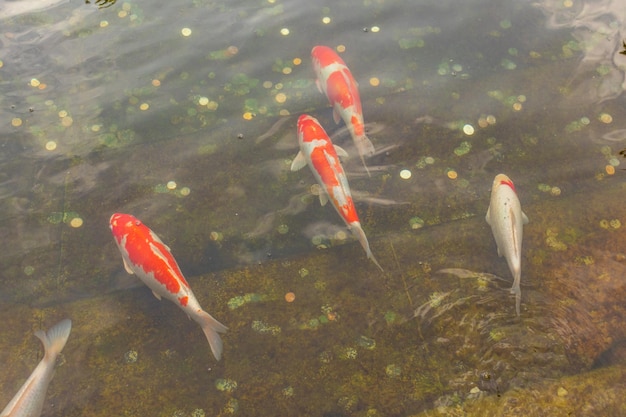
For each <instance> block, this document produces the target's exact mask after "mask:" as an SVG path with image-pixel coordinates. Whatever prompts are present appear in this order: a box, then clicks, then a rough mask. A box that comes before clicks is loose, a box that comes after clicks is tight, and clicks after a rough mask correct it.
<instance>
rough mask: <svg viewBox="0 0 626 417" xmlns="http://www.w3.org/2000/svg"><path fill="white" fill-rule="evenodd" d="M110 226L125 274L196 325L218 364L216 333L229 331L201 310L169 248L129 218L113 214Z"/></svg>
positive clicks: (219, 344) (219, 353) (219, 347)
mask: <svg viewBox="0 0 626 417" xmlns="http://www.w3.org/2000/svg"><path fill="white" fill-rule="evenodd" d="M110 226H111V232H112V233H113V237H114V238H115V243H116V244H117V247H118V248H119V250H120V252H121V254H122V260H123V261H124V268H126V272H128V273H129V274H137V276H138V277H139V279H141V280H142V281H143V283H144V284H146V285H147V286H148V287H149V288H150V289H151V290H152V293H153V294H154V296H155V297H156V298H158V299H159V300H160V299H161V297H165V298H167V299H168V300H170V301H172V302H174V303H175V304H176V305H177V306H178V307H180V308H181V309H182V310H183V311H184V312H185V313H187V315H188V316H189V317H190V318H192V319H193V320H194V321H196V322H197V323H198V324H199V325H200V327H202V330H203V331H204V335H205V336H206V338H207V340H208V341H209V345H210V346H211V351H212V352H213V356H215V359H217V360H219V359H220V357H221V356H222V339H221V338H220V336H219V334H218V333H224V332H225V331H226V330H227V329H228V328H227V327H226V326H224V325H223V324H222V323H220V322H219V321H217V320H215V319H214V318H213V317H212V316H211V315H210V314H209V313H207V312H206V311H204V310H203V309H202V307H200V303H198V300H196V297H195V296H194V294H193V292H192V291H191V288H190V287H189V284H188V283H187V280H186V279H185V277H184V276H183V273H182V272H181V270H180V268H179V267H178V264H177V263H176V260H175V259H174V257H173V256H172V254H171V252H170V248H169V247H167V245H165V244H164V243H163V242H162V241H161V239H159V237H158V236H157V235H156V234H155V233H154V232H153V231H152V230H150V228H148V226H146V225H145V224H143V223H142V222H141V221H140V220H138V219H137V218H136V217H134V216H132V215H130V214H121V213H115V214H114V215H113V216H111V220H110Z"/></svg>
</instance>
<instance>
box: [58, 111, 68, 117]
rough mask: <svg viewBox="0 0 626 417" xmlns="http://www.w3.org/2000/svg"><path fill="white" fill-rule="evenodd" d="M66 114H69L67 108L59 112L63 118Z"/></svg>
mask: <svg viewBox="0 0 626 417" xmlns="http://www.w3.org/2000/svg"><path fill="white" fill-rule="evenodd" d="M65 116H67V111H66V110H61V111H60V112H59V117H60V118H61V119H62V118H64V117H65Z"/></svg>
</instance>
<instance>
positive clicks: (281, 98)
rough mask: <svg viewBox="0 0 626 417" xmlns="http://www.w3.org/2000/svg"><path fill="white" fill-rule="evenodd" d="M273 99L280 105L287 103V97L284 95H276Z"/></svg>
mask: <svg viewBox="0 0 626 417" xmlns="http://www.w3.org/2000/svg"><path fill="white" fill-rule="evenodd" d="M274 99H275V100H276V102H278V103H281V104H282V103H284V102H285V101H287V96H286V95H285V94H284V93H278V94H276V97H274Z"/></svg>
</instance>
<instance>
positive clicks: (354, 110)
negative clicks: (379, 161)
mask: <svg viewBox="0 0 626 417" xmlns="http://www.w3.org/2000/svg"><path fill="white" fill-rule="evenodd" d="M311 59H312V61H313V69H314V70H315V74H316V77H317V80H316V84H317V88H318V89H319V90H320V92H322V93H324V94H325V95H326V97H328V101H329V102H330V105H331V106H332V107H333V117H334V120H335V123H339V120H341V119H343V121H344V122H345V124H346V126H347V127H348V130H349V131H350V135H351V136H352V140H353V141H354V144H355V145H356V148H357V150H358V152H359V156H360V157H361V161H362V162H363V165H364V166H365V157H366V156H372V155H373V154H374V152H375V150H374V145H373V144H372V142H371V141H370V140H369V138H368V137H367V135H366V134H365V124H364V123H363V110H362V108H361V98H360V96H359V89H358V84H357V82H356V81H355V80H354V77H353V76H352V73H351V72H350V70H349V69H348V67H347V65H346V63H345V62H344V61H343V59H341V58H340V57H339V55H337V53H336V52H335V51H334V50H332V49H331V48H329V47H327V46H316V47H314V48H313V50H312V51H311ZM365 168H366V169H367V166H366V167H365ZM368 174H369V171H368Z"/></svg>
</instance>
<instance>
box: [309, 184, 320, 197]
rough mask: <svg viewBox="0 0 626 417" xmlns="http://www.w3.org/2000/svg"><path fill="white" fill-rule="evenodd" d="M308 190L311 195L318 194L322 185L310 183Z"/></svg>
mask: <svg viewBox="0 0 626 417" xmlns="http://www.w3.org/2000/svg"><path fill="white" fill-rule="evenodd" d="M309 190H310V191H311V194H313V195H320V194H321V193H322V187H321V186H320V185H319V184H313V185H311V188H310V189H309Z"/></svg>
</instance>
